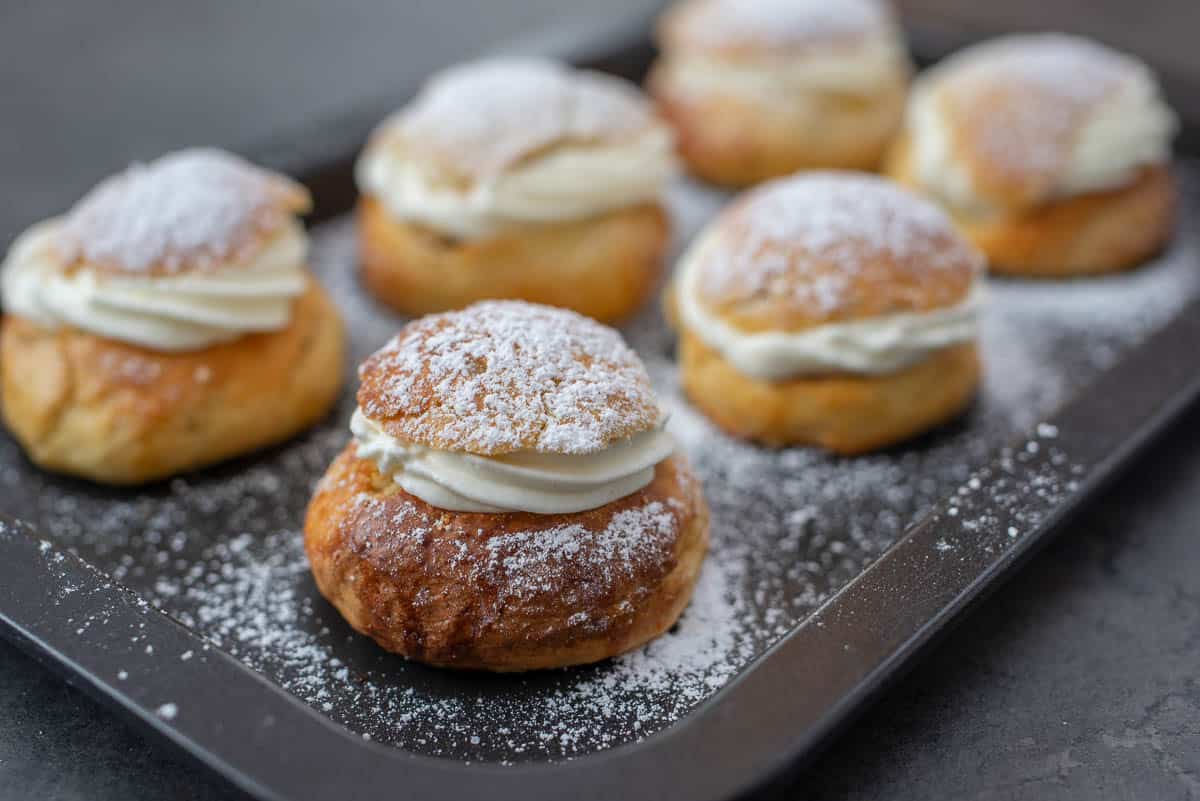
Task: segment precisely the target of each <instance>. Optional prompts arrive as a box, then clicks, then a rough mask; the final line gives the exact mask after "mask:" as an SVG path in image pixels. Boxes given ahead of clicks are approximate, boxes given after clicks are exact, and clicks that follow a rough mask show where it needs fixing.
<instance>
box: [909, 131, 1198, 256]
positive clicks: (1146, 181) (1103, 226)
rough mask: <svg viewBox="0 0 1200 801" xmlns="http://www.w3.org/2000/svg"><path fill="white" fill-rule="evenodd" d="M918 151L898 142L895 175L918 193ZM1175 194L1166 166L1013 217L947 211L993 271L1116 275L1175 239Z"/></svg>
mask: <svg viewBox="0 0 1200 801" xmlns="http://www.w3.org/2000/svg"><path fill="white" fill-rule="evenodd" d="M911 151H912V148H911V145H910V144H909V142H908V141H907V139H905V138H901V139H899V140H897V142H896V144H895V146H894V147H893V149H892V151H891V153H890V154H889V156H888V164H887V174H888V175H889V177H891V178H893V179H894V180H896V181H899V182H901V183H903V184H906V185H908V186H909V187H911V188H913V189H915V190H917V191H920V189H921V187H920V185H919V182H918V181H917V180H916V177H915V175H914V173H913V169H912V152H911ZM1175 205H1176V192H1175V187H1174V183H1173V181H1172V180H1171V174H1170V171H1169V170H1168V169H1167V167H1165V166H1162V165H1158V166H1152V167H1147V168H1145V169H1143V170H1142V172H1141V173H1140V174H1139V175H1138V177H1137V178H1136V179H1135V180H1134V181H1133V183H1131V184H1129V185H1128V186H1126V187H1122V188H1119V189H1113V190H1109V191H1106V192H1092V193H1089V194H1085V195H1077V196H1075V197H1070V198H1064V199H1061V200H1053V201H1050V202H1048V203H1044V204H1042V205H1040V206H1036V207H1034V208H1032V209H1029V210H1026V211H1019V212H1015V213H1011V214H1004V213H995V214H992V215H972V214H969V213H967V212H961V211H956V210H955V209H953V208H949V209H947V210H948V211H949V212H950V214H951V216H952V217H953V218H954V220H955V222H956V224H957V225H958V227H959V229H960V230H961V231H962V232H963V234H964V235H965V236H966V237H967V238H968V239H970V240H971V241H972V242H974V243H975V245H976V246H977V247H978V248H979V249H980V250H982V251H983V253H984V255H986V256H987V259H988V262H989V264H990V267H991V270H992V271H993V272H997V273H1004V274H1009V275H1020V276H1028V277H1038V276H1040V277H1048V278H1064V277H1069V276H1077V275H1089V274H1099V273H1109V272H1116V271H1118V270H1124V269H1128V268H1130V267H1135V266H1137V265H1139V264H1141V263H1143V262H1144V261H1145V260H1146V259H1148V258H1149V257H1150V256H1152V255H1154V254H1155V253H1156V252H1157V251H1159V250H1160V249H1161V248H1162V247H1163V245H1165V244H1166V242H1167V241H1168V240H1169V239H1170V237H1171V231H1172V228H1173V226H1174V217H1175Z"/></svg>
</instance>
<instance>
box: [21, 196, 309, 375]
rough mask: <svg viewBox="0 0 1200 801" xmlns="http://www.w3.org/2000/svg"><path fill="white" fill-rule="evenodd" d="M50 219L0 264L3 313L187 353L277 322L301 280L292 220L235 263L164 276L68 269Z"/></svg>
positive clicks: (298, 237) (301, 253)
mask: <svg viewBox="0 0 1200 801" xmlns="http://www.w3.org/2000/svg"><path fill="white" fill-rule="evenodd" d="M58 225H59V221H58V220H50V221H47V222H45V223H41V224H39V225H36V226H34V227H32V228H30V229H29V230H28V231H26V232H25V233H24V234H22V235H21V236H20V237H19V238H18V239H17V241H16V242H14V243H13V246H12V248H11V250H10V251H9V255H8V257H7V258H6V259H5V261H4V264H3V267H0V270H2V274H0V293H2V295H3V302H4V308H5V311H7V312H9V313H12V314H17V315H20V316H22V317H26V318H28V319H30V320H33V321H35V322H37V323H39V324H40V325H43V326H45V327H48V328H54V327H57V326H60V325H68V326H73V327H75V328H78V329H81V330H83V331H87V332H89V333H92V334H96V335H97V336H102V337H106V338H109V339H115V340H120V341H122V342H128V343H131V344H134V345H140V346H143V347H147V348H152V349H155V350H161V351H186V350H195V349H199V348H204V347H207V346H210V345H214V344H218V343H221V342H228V341H231V340H233V339H236V338H238V337H240V336H242V335H244V334H249V333H254V332H261V331H276V330H279V329H282V328H284V327H286V326H287V325H288V324H289V322H290V320H291V313H292V312H291V309H292V302H293V300H294V299H295V298H296V297H297V296H299V295H301V294H303V293H304V292H305V290H306V289H307V287H308V277H307V273H306V271H305V269H304V264H305V261H306V256H307V249H308V239H307V236H306V234H305V233H304V229H303V228H302V226H301V225H300V224H299V223H298V222H292V223H289V224H287V225H285V227H284V228H283V230H282V231H281V232H280V233H278V234H277V235H276V236H275V237H274V238H273V239H272V240H271V241H270V242H269V243H268V244H266V245H265V246H264V247H262V248H261V249H259V250H258V251H257V252H256V253H254V255H253V256H251V257H250V258H249V260H248V261H245V262H244V263H237V264H229V265H226V266H224V267H221V268H218V269H214V270H203V271H199V270H196V271H191V272H187V273H175V274H171V275H166V276H156V275H152V274H137V273H128V274H114V273H112V272H109V271H101V270H95V269H92V268H90V267H88V266H87V265H86V264H84V265H82V266H79V267H76V268H73V269H69V270H68V269H66V268H65V265H64V264H63V259H62V257H61V255H60V253H59V251H58V249H57V248H56V247H55V241H56V240H55V238H56V234H57V230H56V229H57V226H58Z"/></svg>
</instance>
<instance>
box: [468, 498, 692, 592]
mask: <svg viewBox="0 0 1200 801" xmlns="http://www.w3.org/2000/svg"><path fill="white" fill-rule="evenodd" d="M678 536H679V526H678V524H677V522H676V517H675V516H674V515H673V514H671V513H670V511H668V510H667V508H666V507H665V506H664V505H663V504H662V503H661V502H659V501H651V502H650V503H647V504H646V505H645V506H642V507H638V508H634V509H626V510H624V511H622V512H618V513H617V514H616V515H614V516H613V519H612V520H611V521H610V522H609V524H608V526H606V527H605V529H604V530H603V531H591V530H589V529H587V528H585V527H584V526H581V525H579V524H575V525H570V526H559V527H556V528H552V529H544V530H541V531H521V532H514V533H511V534H504V535H501V536H499V537H492V538H491V539H489V540H488V542H487V545H486V548H487V553H488V558H487V560H486V561H485V562H483V563H482V564H480V565H477V566H475V568H474V569H475V571H477V572H486V573H488V574H490V575H489V583H490V584H491V585H492V586H498V587H501V588H502V589H503V593H502V595H503V596H504V597H503V598H502V599H501V600H502V602H503V601H504V600H507V599H508V598H512V597H516V598H523V597H529V596H532V595H536V594H539V593H546V592H558V593H562V594H563V595H564V596H565V597H566V599H567V600H568V602H569V599H570V596H571V595H572V594H573V592H574V591H575V590H576V588H573V587H563V586H562V582H561V580H560V579H559V577H560V576H563V575H568V574H571V573H585V574H587V575H588V576H589V578H588V579H587V580H588V581H589V582H590V581H596V580H599V581H600V582H602V583H603V584H605V585H607V586H612V585H614V584H616V583H617V582H618V581H622V580H626V581H628V580H630V579H634V578H635V577H636V576H637V574H638V565H642V564H648V563H649V564H664V563H665V562H666V561H667V560H668V559H669V558H670V556H671V552H672V548H673V545H674V543H675V540H676V538H677V537H678ZM585 543H586V547H584V544H585ZM580 560H585V561H583V563H582V564H581V563H580ZM582 614H586V612H584V613H582Z"/></svg>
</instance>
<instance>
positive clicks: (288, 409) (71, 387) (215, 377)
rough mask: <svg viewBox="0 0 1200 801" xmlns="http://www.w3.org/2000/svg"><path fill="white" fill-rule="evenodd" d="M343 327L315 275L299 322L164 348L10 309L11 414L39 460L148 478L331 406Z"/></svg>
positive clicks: (193, 464)
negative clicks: (206, 344)
mask: <svg viewBox="0 0 1200 801" xmlns="http://www.w3.org/2000/svg"><path fill="white" fill-rule="evenodd" d="M343 348H344V333H343V330H342V323H341V318H340V316H339V315H338V312H337V309H336V308H335V307H334V305H333V303H332V301H331V300H330V299H329V298H328V296H327V295H326V294H325V292H324V290H322V289H321V288H320V286H318V285H317V283H316V282H315V281H314V282H311V284H310V288H309V290H308V292H307V293H306V294H305V295H303V296H301V297H300V298H298V299H297V300H296V302H295V306H294V310H293V319H292V322H291V324H290V325H289V326H288V327H287V328H286V329H284V330H282V331H279V332H274V333H264V334H252V335H248V336H245V337H242V338H240V339H238V340H235V341H234V342H231V343H228V344H223V345H215V346H213V347H210V348H205V349H203V350H199V351H194V352H190V353H163V352H159V351H153V350H149V349H146V348H141V347H137V346H135V345H128V344H125V343H121V342H116V341H114V340H110V339H104V338H101V337H97V336H94V335H92V334H88V333H85V332H83V331H80V330H78V329H74V328H59V329H55V330H49V329H45V328H42V327H41V326H39V325H37V324H36V323H33V322H31V321H29V320H27V319H24V318H21V317H16V316H13V315H7V316H5V318H4V321H3V327H2V329H0V357H2V359H3V362H2V367H3V372H2V377H0V391H2V393H3V395H2V398H3V416H4V420H5V422H6V423H7V425H8V427H9V429H10V430H11V431H12V433H13V435H14V436H15V437H16V439H17V441H18V442H20V443H21V445H22V447H23V448H24V449H25V452H26V453H27V454H28V455H29V458H30V459H31V460H33V461H34V462H36V463H37V464H39V465H41V466H42V467H44V468H46V469H48V470H53V471H56V472H62V473H69V474H72V475H77V476H82V477H84V478H88V479H91V480H93V481H97V482H100V483H103V484H140V483H144V482H148V481H153V480H156V479H161V478H166V477H168V476H171V475H175V474H177V473H181V472H184V471H187V470H191V469H194V468H198V467H201V466H204V465H208V464H212V463H214V462H219V461H221V460H223V459H227V458H229V457H232V456H236V455H239V454H242V453H245V452H247V451H251V450H254V449H256V448H260V447H263V446H266V445H269V444H272V443H275V442H279V441H282V440H284V439H287V438H288V437H290V436H292V435H293V434H295V433H297V432H298V431H300V430H302V429H304V428H306V427H308V426H309V425H311V424H312V423H314V422H316V421H317V420H319V419H320V418H321V417H322V416H324V415H325V414H326V413H327V412H328V411H329V409H330V408H331V407H332V406H333V404H334V402H335V401H336V399H337V394H338V390H339V389H340V387H341V383H342V362H343Z"/></svg>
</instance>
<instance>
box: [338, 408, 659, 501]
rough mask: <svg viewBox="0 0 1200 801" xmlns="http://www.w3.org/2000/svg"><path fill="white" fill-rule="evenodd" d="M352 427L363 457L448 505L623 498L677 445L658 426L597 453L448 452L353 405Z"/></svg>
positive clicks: (646, 481)
mask: <svg viewBox="0 0 1200 801" xmlns="http://www.w3.org/2000/svg"><path fill="white" fill-rule="evenodd" d="M350 431H351V432H352V433H353V434H354V441H355V442H356V443H357V446H358V450H357V452H358V456H359V458H360V459H368V460H370V461H372V462H374V463H375V465H376V467H377V468H378V469H379V471H380V472H381V473H383V474H385V475H391V476H392V477H393V479H394V480H395V482H396V483H397V484H399V485H400V487H401V488H402V489H403V490H404V491H405V492H407V493H409V494H410V495H415V496H416V497H418V498H420V499H421V500H423V501H425V502H426V503H428V504H429V505H431V506H436V507H437V508H439V509H446V510H449V511H451V512H533V513H535V514H571V513H574V512H584V511H587V510H588V509H595V508H597V507H600V506H604V505H605V504H607V503H611V502H613V501H615V500H617V499H618V498H624V497H625V496H626V495H630V494H632V493H634V492H637V491H638V490H640V489H642V488H643V487H645V486H647V485H648V484H649V483H650V482H651V481H653V480H654V467H655V465H657V464H658V463H659V462H661V461H663V460H664V459H666V458H667V457H668V456H670V455H671V454H672V453H673V452H674V450H675V441H674V440H673V439H672V437H671V435H670V434H667V433H666V431H664V430H663V429H662V427H661V426H660V427H659V428H656V429H654V430H653V431H647V432H644V433H642V434H637V435H635V436H633V437H631V438H630V439H628V440H625V441H623V442H620V443H617V444H615V445H613V446H612V447H610V448H607V449H606V450H603V451H600V452H598V453H592V454H584V455H573V454H547V453H533V452H528V451H527V452H520V453H512V454H506V455H504V456H476V455H473V454H469V453H453V452H450V451H439V450H434V449H431V448H426V447H423V446H421V445H414V444H412V443H405V442H401V441H400V440H398V439H396V438H395V437H392V436H390V435H389V434H386V433H385V432H384V431H383V430H382V429H381V428H380V426H379V425H378V424H377V423H375V422H374V421H372V420H371V419H370V418H369V417H367V416H366V415H365V414H363V412H362V410H361V409H356V410H355V411H354V416H353V417H351V418H350Z"/></svg>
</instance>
